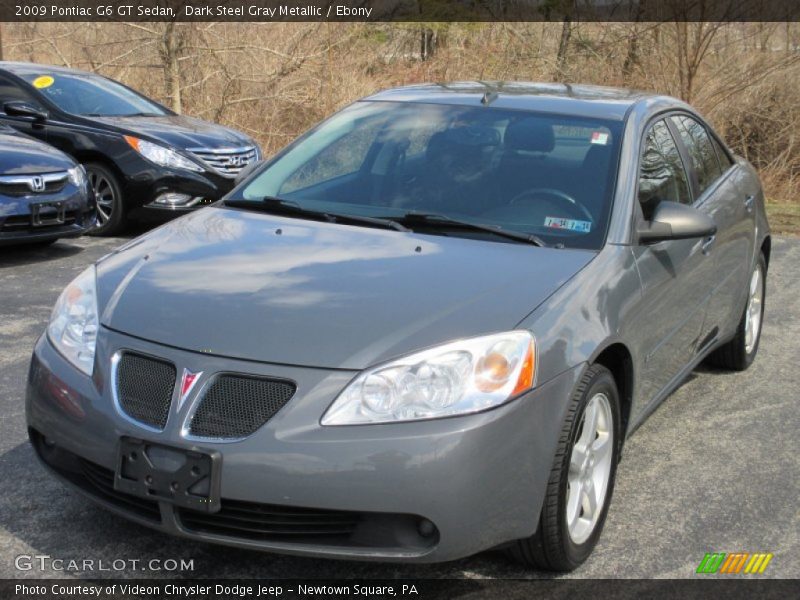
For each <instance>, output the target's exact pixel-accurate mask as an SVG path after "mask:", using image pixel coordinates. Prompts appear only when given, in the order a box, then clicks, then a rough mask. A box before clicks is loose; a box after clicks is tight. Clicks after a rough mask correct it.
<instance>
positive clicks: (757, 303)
mask: <svg viewBox="0 0 800 600" xmlns="http://www.w3.org/2000/svg"><path fill="white" fill-rule="evenodd" d="M747 281H748V288H747V304H746V305H745V308H744V314H742V318H741V320H740V321H739V327H738V328H737V329H736V335H735V336H734V337H733V339H732V340H731V341H729V342H728V343H726V344H725V345H724V346H720V347H719V348H717V349H716V350H715V351H714V352H712V353H711V354H710V355H709V357H708V362H709V363H710V364H712V365H713V366H715V367H721V368H723V369H730V370H732V371H744V370H745V369H746V368H747V367H749V366H750V365H751V364H753V361H754V360H755V358H756V353H757V352H758V343H759V342H760V341H761V327H762V325H763V323H764V300H765V299H766V295H767V261H766V259H765V258H764V255H763V254H759V256H758V262H757V263H756V266H755V269H753V272H752V273H751V274H750V278H749V279H748V280H747Z"/></svg>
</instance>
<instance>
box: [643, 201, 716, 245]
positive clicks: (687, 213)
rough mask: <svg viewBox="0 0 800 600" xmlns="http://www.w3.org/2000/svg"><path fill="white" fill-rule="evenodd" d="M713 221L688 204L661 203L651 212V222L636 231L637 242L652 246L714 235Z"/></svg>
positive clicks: (714, 226)
mask: <svg viewBox="0 0 800 600" xmlns="http://www.w3.org/2000/svg"><path fill="white" fill-rule="evenodd" d="M716 232H717V225H716V224H715V223H714V221H713V219H711V217H709V216H708V215H706V214H705V213H702V212H700V211H699V210H697V209H696V208H694V207H693V206H689V205H688V204H680V203H679V202H668V201H662V202H660V203H659V204H658V206H656V209H655V211H654V212H653V220H652V221H649V222H646V223H642V224H640V225H639V227H638V229H637V233H638V234H639V242H641V243H643V244H653V243H655V242H661V241H664V240H686V239H691V238H704V237H707V236H709V235H714V234H715V233H716Z"/></svg>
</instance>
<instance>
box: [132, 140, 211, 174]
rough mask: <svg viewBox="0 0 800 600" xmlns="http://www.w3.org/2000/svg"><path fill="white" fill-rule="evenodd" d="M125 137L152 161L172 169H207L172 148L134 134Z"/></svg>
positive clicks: (199, 171)
mask: <svg viewBox="0 0 800 600" xmlns="http://www.w3.org/2000/svg"><path fill="white" fill-rule="evenodd" d="M124 137H125V141H126V142H128V145H129V146H130V147H131V148H133V149H134V150H136V151H137V152H138V153H139V154H141V155H142V156H143V157H145V158H146V159H147V160H149V161H150V162H152V163H155V164H157V165H160V166H162V167H168V168H170V169H185V170H188V171H195V172H196V173H202V172H203V171H205V169H204V168H203V167H201V166H200V165H199V164H197V163H196V162H194V161H193V160H190V159H188V158H187V157H185V156H183V155H182V154H180V153H178V152H176V151H175V150H173V149H172V148H167V147H166V146H162V145H160V144H155V143H153V142H148V141H147V140H140V139H139V138H137V137H133V136H132V135H126V136H124Z"/></svg>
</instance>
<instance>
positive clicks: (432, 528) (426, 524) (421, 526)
mask: <svg viewBox="0 0 800 600" xmlns="http://www.w3.org/2000/svg"><path fill="white" fill-rule="evenodd" d="M417 533H419V534H420V535H421V536H422V537H425V538H427V537H431V536H432V535H433V534H434V533H436V525H434V524H433V523H431V522H430V521H429V520H428V519H420V520H419V522H418V523H417Z"/></svg>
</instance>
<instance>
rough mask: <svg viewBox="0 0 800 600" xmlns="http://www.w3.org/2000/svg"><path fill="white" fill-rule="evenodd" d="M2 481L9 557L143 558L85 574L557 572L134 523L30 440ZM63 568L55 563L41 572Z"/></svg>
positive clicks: (5, 462)
mask: <svg viewBox="0 0 800 600" xmlns="http://www.w3.org/2000/svg"><path fill="white" fill-rule="evenodd" d="M0 481H5V482H13V484H12V485H5V486H2V489H0V530H2V529H4V530H6V531H7V532H8V533H9V534H11V537H12V539H14V540H15V542H14V543H12V546H11V547H10V548H8V551H9V554H10V555H11V558H14V557H16V556H18V555H21V554H24V555H29V554H35V555H47V556H49V557H50V558H51V559H61V560H63V561H64V563H63V564H65V565H66V564H68V563H69V561H78V563H79V564H80V563H82V561H84V560H85V559H88V560H94V561H95V565H97V561H100V560H102V561H103V563H104V564H105V565H106V567H108V566H110V565H112V563H113V561H119V560H120V559H122V560H124V561H128V562H130V561H131V560H132V559H133V560H137V561H139V563H138V564H137V565H136V567H135V568H134V567H131V566H130V565H127V566H126V567H125V568H123V569H121V570H117V569H114V568H112V569H111V570H107V571H97V570H95V571H87V572H78V573H66V574H69V575H77V576H79V577H127V578H130V577H142V578H215V579H217V578H228V579H232V578H251V577H254V576H257V577H259V578H268V577H271V578H298V579H321V578H363V579H369V580H374V579H405V578H408V579H428V578H435V579H441V578H445V579H447V578H458V579H461V578H464V577H465V576H466V577H472V578H477V579H481V578H484V577H501V578H515V579H519V578H536V579H538V578H550V577H551V576H552V574H548V573H539V572H535V571H529V570H526V569H524V568H522V567H520V566H518V565H516V564H514V563H513V562H511V561H510V559H508V558H506V556H505V555H504V554H503V553H502V552H500V551H496V550H495V551H489V552H483V553H481V554H478V555H476V556H473V557H469V558H466V559H462V560H458V561H453V562H450V563H444V564H438V565H412V564H387V563H370V562H352V561H341V560H328V559H315V558H303V557H294V556H286V555H279V554H270V553H263V552H258V551H251V550H240V549H236V548H228V547H223V546H217V545H212V544H206V543H203V542H197V541H191V540H184V539H180V538H176V537H172V536H169V535H166V534H164V533H161V532H158V531H154V530H151V529H149V528H147V527H144V526H141V525H138V524H136V523H131V522H129V521H127V520H125V519H123V518H122V517H119V516H117V515H115V514H113V513H111V512H108V511H106V510H104V509H102V508H101V507H99V506H97V505H95V504H93V503H92V502H88V501H86V500H85V499H84V498H83V497H82V496H81V495H80V494H78V493H77V492H74V491H73V490H71V489H67V488H66V487H65V486H64V485H62V484H61V483H60V482H59V481H57V480H56V479H54V478H53V477H52V476H51V475H50V474H49V473H47V472H46V470H45V468H44V467H43V466H42V465H41V464H40V463H39V461H38V459H37V458H36V456H35V454H34V451H33V448H32V447H31V446H30V444H28V443H27V442H25V443H22V444H19V445H17V446H15V447H14V448H12V449H11V450H9V451H8V452H6V453H5V454H3V455H0ZM14 544H18V546H16V547H15V546H14ZM153 559H156V560H159V561H161V564H163V561H165V560H167V559H173V560H176V561H178V563H180V561H181V559H183V560H185V561H193V569H188V570H185V571H178V572H175V571H164V570H160V571H159V570H153V569H150V568H148V565H147V563H148V562H149V561H150V560H153ZM120 564H122V563H120ZM11 569H12V576H14V575H13V573H14V572H18V573H19V575H20V576H28V577H30V576H31V575H34V573H32V572H22V571H18V570H17V569H16V567H14V566H12V567H11ZM143 569H144V570H143ZM37 570H38V567H37ZM64 574H65V573H59V572H53V571H50V572H44V573H42V574H41V575H42V576H45V577H46V576H63V575H64ZM37 576H38V573H37Z"/></svg>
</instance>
